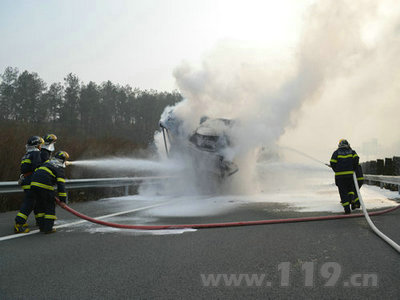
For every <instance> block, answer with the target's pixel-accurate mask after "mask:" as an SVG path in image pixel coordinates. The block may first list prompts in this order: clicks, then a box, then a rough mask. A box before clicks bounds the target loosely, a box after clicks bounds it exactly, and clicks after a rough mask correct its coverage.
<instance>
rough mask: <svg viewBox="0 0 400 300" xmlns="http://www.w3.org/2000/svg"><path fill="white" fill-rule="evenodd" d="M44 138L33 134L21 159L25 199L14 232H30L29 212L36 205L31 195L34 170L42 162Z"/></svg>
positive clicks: (22, 185)
mask: <svg viewBox="0 0 400 300" xmlns="http://www.w3.org/2000/svg"><path fill="white" fill-rule="evenodd" d="M43 143H44V140H43V139H42V138H41V137H40V136H36V135H35V136H31V137H30V138H29V139H28V142H27V143H26V146H25V147H26V153H25V155H24V156H23V157H22V160H21V176H20V179H19V181H18V182H19V183H20V185H21V187H22V189H23V190H24V199H23V201H22V205H21V209H20V211H19V213H18V214H17V216H16V217H15V224H14V232H15V233H27V232H29V228H28V224H27V223H26V221H27V220H28V216H29V214H30V213H31V212H32V210H33V207H34V201H33V199H32V197H31V191H30V188H31V180H32V175H33V172H34V171H35V169H36V168H37V167H39V166H40V165H41V163H42V159H41V157H40V149H41V146H42V145H43Z"/></svg>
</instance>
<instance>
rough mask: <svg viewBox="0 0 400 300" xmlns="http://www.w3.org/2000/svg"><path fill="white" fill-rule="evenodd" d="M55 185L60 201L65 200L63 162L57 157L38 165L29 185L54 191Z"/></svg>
mask: <svg viewBox="0 0 400 300" xmlns="http://www.w3.org/2000/svg"><path fill="white" fill-rule="evenodd" d="M56 185H57V192H58V197H59V199H60V200H61V201H63V202H66V201H67V193H66V190H65V171H64V164H63V163H61V162H60V161H59V160H58V159H55V158H53V159H52V160H50V161H48V162H45V163H44V164H43V165H42V166H41V167H39V168H38V169H37V170H36V171H35V173H34V174H33V177H32V182H31V186H35V187H39V188H41V189H45V190H48V191H54V190H55V186H56Z"/></svg>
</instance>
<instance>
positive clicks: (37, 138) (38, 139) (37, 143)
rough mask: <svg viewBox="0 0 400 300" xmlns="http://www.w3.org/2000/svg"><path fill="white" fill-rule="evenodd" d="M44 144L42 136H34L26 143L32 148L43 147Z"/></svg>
mask: <svg viewBox="0 0 400 300" xmlns="http://www.w3.org/2000/svg"><path fill="white" fill-rule="evenodd" d="M43 143H44V140H43V139H42V138H41V137H40V136H37V135H34V136H31V137H30V138H29V139H28V142H27V143H26V145H27V146H28V147H31V146H34V147H37V146H40V145H42V144H43Z"/></svg>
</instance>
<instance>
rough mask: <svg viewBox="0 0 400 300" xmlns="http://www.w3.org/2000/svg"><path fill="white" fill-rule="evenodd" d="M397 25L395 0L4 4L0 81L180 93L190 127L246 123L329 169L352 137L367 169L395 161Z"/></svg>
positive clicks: (399, 149)
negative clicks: (370, 162) (205, 122)
mask: <svg viewBox="0 0 400 300" xmlns="http://www.w3.org/2000/svg"><path fill="white" fill-rule="evenodd" d="M399 17H400V6H399V5H398V3H397V1H395V0H360V1H351V0H340V1H336V0H304V1H301V0H298V1H295V0H282V1H276V0H259V1H256V0H243V1H242V0H237V1H235V0H231V1H228V0H201V1H195V0H146V1H144V0H143V1H133V0H131V1H121V0H115V1H106V0H86V1H77V0H59V1H26V0H25V1H24V0H21V1H13V0H3V1H0V37H1V46H0V72H2V71H3V70H4V69H5V68H6V67H7V66H11V67H17V68H18V69H19V70H20V71H23V70H28V71H30V72H37V73H38V74H39V76H40V77H41V78H42V79H44V81H45V82H46V83H47V84H51V83H53V82H62V81H63V78H64V77H65V76H66V75H67V74H68V73H73V74H75V75H77V76H78V77H79V78H80V80H81V81H82V82H84V83H87V82H89V81H94V82H96V83H101V82H103V81H106V80H111V81H112V82H113V83H115V84H121V85H125V84H129V85H130V86H132V87H138V88H141V89H155V90H159V91H171V90H175V89H177V90H178V91H179V92H181V93H182V95H183V96H184V98H186V99H187V100H188V101H186V102H185V104H184V105H181V106H180V107H179V108H178V111H180V114H181V117H184V118H186V120H187V121H188V128H190V129H193V128H195V126H196V124H195V123H193V124H189V123H190V122H189V121H194V120H195V121H196V122H197V120H198V119H199V117H200V116H201V115H204V114H207V115H210V116H212V117H227V118H233V119H238V120H241V121H242V124H245V126H243V128H244V130H242V131H240V130H238V134H239V135H240V134H241V135H242V136H243V137H247V139H243V140H242V141H243V143H242V145H244V144H246V145H249V146H250V147H252V146H255V145H256V144H257V145H258V144H259V143H262V144H263V145H272V144H275V143H278V144H280V145H284V146H290V147H292V148H295V149H297V150H299V151H303V152H304V153H307V154H309V155H313V156H314V157H316V158H318V159H320V160H324V161H326V160H329V158H330V154H331V152H332V151H333V150H335V148H336V146H337V142H338V140H339V139H341V138H346V139H348V140H349V142H350V144H351V145H352V146H354V147H356V148H357V149H358V150H359V152H360V153H362V154H363V158H364V159H365V158H370V159H373V158H376V157H378V158H381V157H383V156H384V155H388V156H389V157H390V156H394V155H400V135H399V134H398V133H397V131H398V128H400V118H399V117H398V114H399V111H400V101H399V97H398V95H399V92H400V56H399V55H398V53H400V29H399V28H400V21H399V20H400V18H399ZM249 137H251V138H249ZM239 140H240V138H239ZM371 145H372V146H371ZM242 150H243V151H244V152H245V149H238V151H242Z"/></svg>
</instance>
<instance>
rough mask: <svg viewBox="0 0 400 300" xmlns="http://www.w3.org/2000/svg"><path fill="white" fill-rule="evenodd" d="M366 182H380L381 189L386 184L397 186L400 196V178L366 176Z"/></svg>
mask: <svg viewBox="0 0 400 300" xmlns="http://www.w3.org/2000/svg"><path fill="white" fill-rule="evenodd" d="M364 178H365V180H367V181H375V182H379V185H380V187H381V189H383V188H384V185H385V184H393V185H397V187H398V191H399V194H400V176H387V175H369V174H366V175H364Z"/></svg>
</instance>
